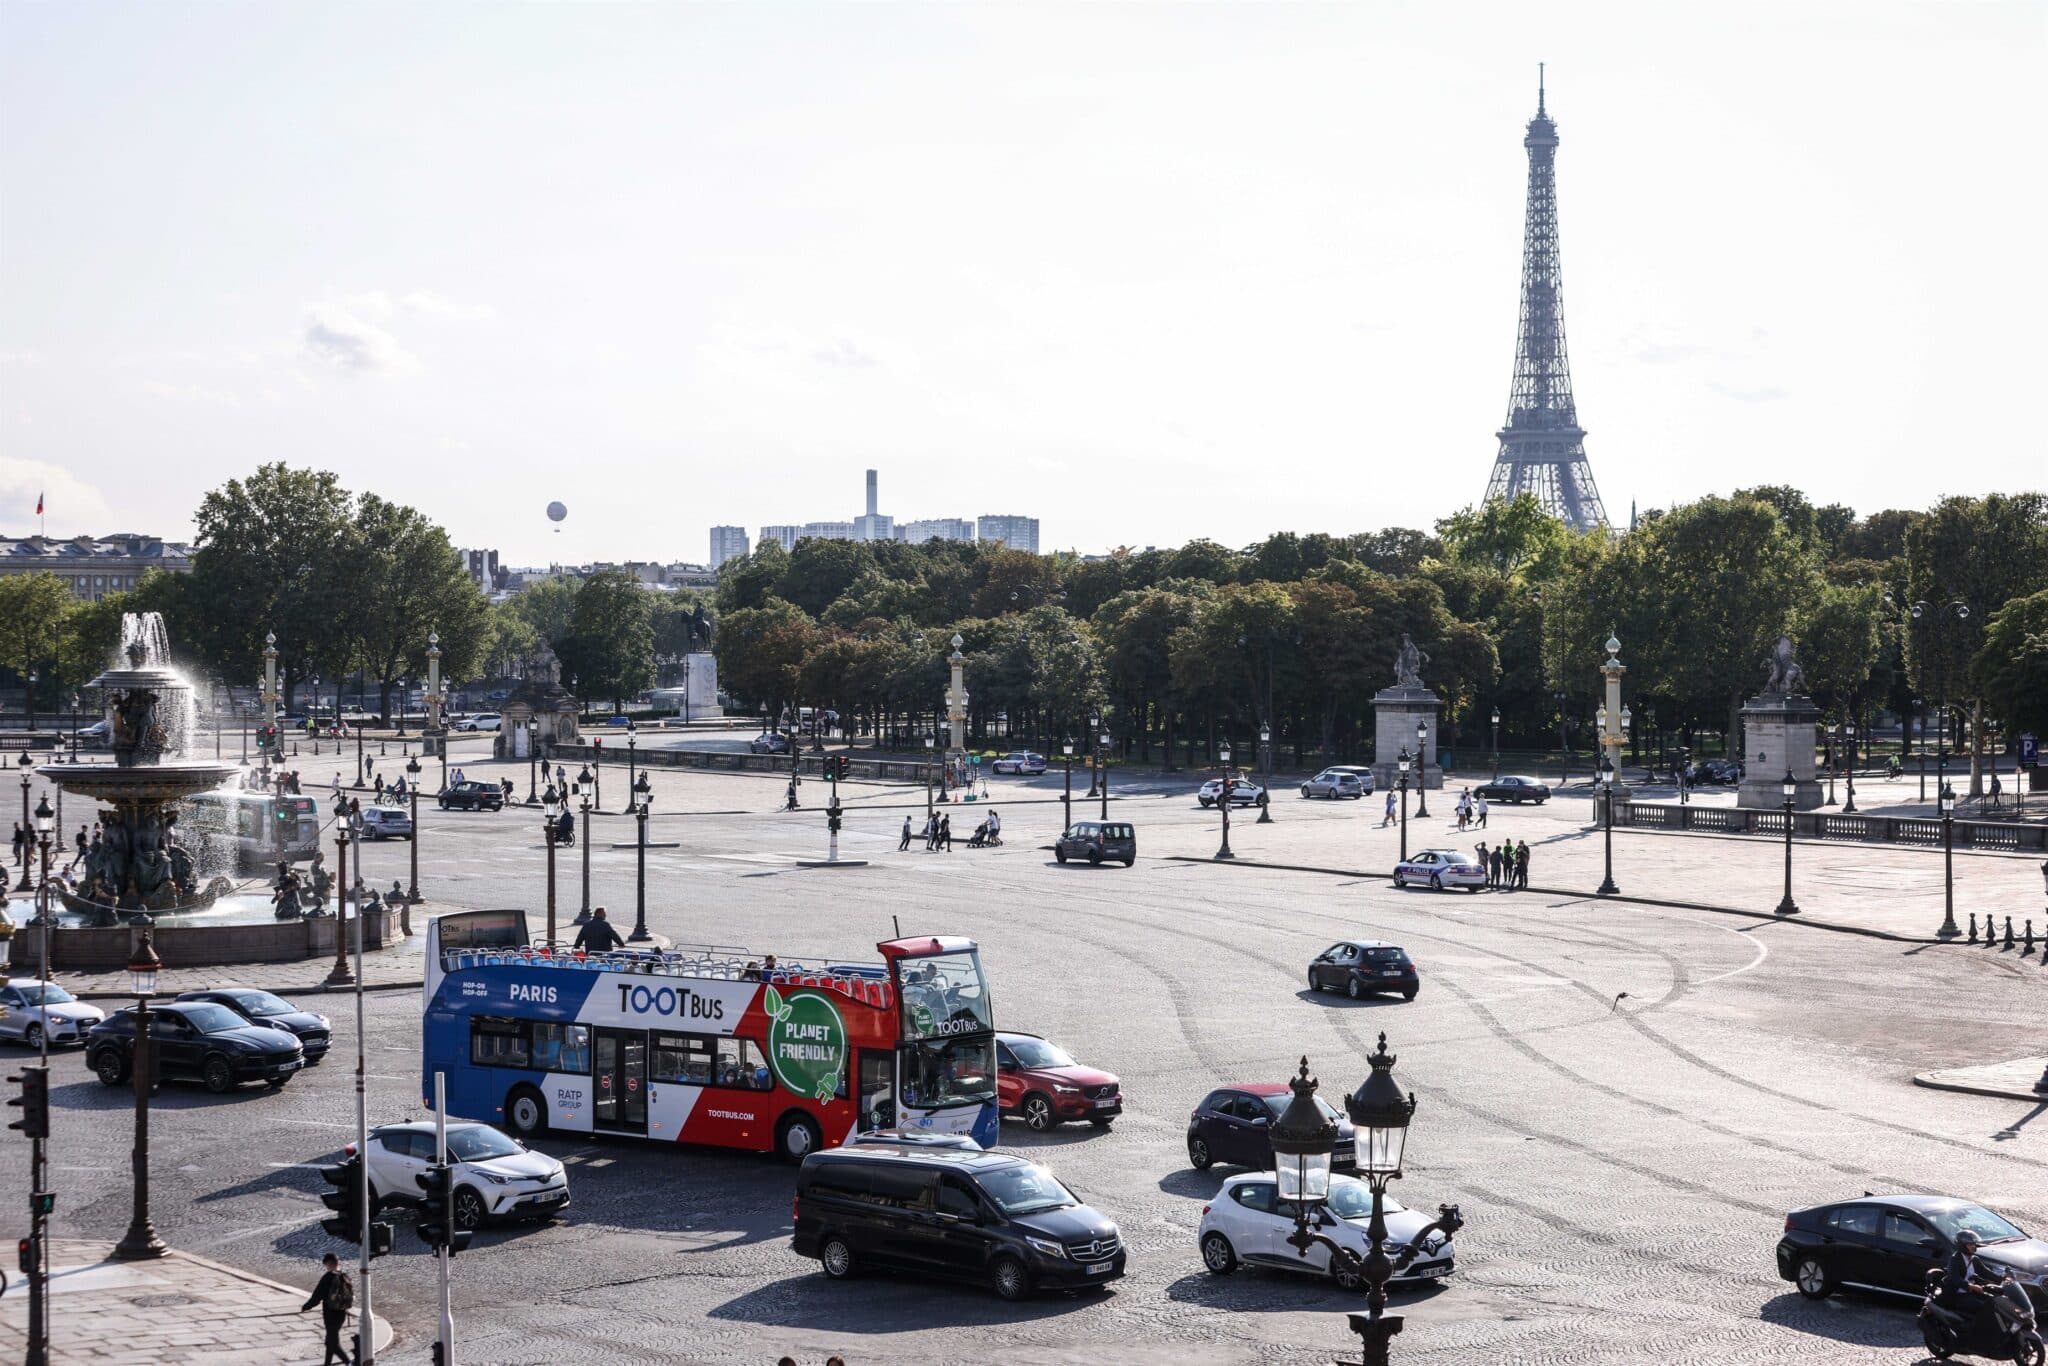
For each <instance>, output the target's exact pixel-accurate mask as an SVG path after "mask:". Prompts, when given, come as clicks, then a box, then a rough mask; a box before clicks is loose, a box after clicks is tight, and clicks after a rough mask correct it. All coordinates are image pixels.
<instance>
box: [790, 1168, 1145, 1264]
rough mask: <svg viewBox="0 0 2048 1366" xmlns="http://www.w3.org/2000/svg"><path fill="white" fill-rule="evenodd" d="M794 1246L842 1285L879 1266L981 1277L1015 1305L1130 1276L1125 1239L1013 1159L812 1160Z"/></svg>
mask: <svg viewBox="0 0 2048 1366" xmlns="http://www.w3.org/2000/svg"><path fill="white" fill-rule="evenodd" d="M795 1215H796V1218H795V1223H796V1236H795V1237H794V1238H793V1239H792V1240H791V1244H790V1246H791V1248H792V1249H793V1250H794V1251H795V1252H796V1253H797V1254H798V1255H799V1256H803V1257H815V1258H817V1259H818V1261H819V1262H820V1263H821V1264H822V1265H823V1266H824V1268H825V1274H826V1275H827V1276H829V1277H831V1278H832V1279H833V1280H835V1281H837V1280H845V1279H846V1278H847V1277H849V1276H852V1275H854V1274H855V1273H856V1272H858V1271H861V1270H864V1269H866V1268H868V1267H874V1268H877V1269H881V1268H885V1267H886V1268H888V1269H890V1270H895V1271H909V1272H913V1273H918V1274H922V1275H926V1276H935V1277H943V1278H946V1279H959V1280H973V1281H981V1282H983V1283H985V1284H988V1285H990V1286H993V1287H994V1289H995V1292H996V1293H997V1294H998V1295H1001V1296H1002V1297H1003V1298H1004V1299H1006V1300H1018V1299H1023V1298H1024V1297H1025V1296H1026V1295H1029V1294H1030V1293H1031V1292H1032V1291H1033V1290H1036V1289H1045V1290H1075V1289H1080V1288H1082V1287H1084V1286H1090V1285H1102V1284H1105V1283H1107V1282H1109V1281H1113V1280H1116V1279H1117V1278H1118V1277H1120V1276H1122V1275H1123V1274H1124V1243H1123V1239H1122V1238H1121V1237H1120V1236H1119V1235H1118V1233H1117V1228H1116V1225H1115V1224H1114V1223H1112V1222H1110V1220H1109V1218H1108V1216H1106V1215H1104V1214H1102V1213H1101V1212H1100V1211H1097V1210H1094V1209H1091V1208H1090V1207H1088V1206H1087V1205H1084V1204H1082V1203H1081V1201H1080V1200H1079V1199H1078V1198H1077V1197H1076V1196H1075V1195H1074V1194H1073V1192H1071V1191H1069V1190H1068V1189H1067V1188H1066V1187H1065V1186H1062V1185H1061V1184H1060V1183H1059V1181H1058V1180H1057V1179H1056V1178H1055V1177H1054V1176H1053V1174H1052V1173H1051V1172H1049V1171H1047V1170H1046V1169H1045V1168H1044V1167H1041V1166H1039V1165H1037V1164H1036V1163H1032V1162H1026V1161H1025V1160H1024V1159H1023V1158H1020V1157H1012V1156H1010V1155H1008V1154H1007V1153H991V1152H980V1151H969V1150H966V1149H955V1148H908V1147H887V1146H882V1145H873V1146H870V1145H866V1144H863V1145H860V1146H858V1147H850V1148H833V1149H828V1150H826V1151H824V1152H815V1153H812V1154H811V1155H810V1156H809V1157H806V1158H805V1159H804V1165H803V1167H802V1169H801V1170H800V1171H798V1173H797V1178H796V1209H795Z"/></svg>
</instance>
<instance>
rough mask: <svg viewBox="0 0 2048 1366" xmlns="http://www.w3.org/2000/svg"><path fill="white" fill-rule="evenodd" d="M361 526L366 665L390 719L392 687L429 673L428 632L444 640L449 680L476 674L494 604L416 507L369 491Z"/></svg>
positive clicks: (361, 635) (361, 626) (360, 606)
mask: <svg viewBox="0 0 2048 1366" xmlns="http://www.w3.org/2000/svg"><path fill="white" fill-rule="evenodd" d="M356 525H357V530H358V532H359V534H360V536H361V538H362V545H361V550H360V551H359V552H358V554H359V556H360V561H359V564H360V572H361V579H362V591H361V592H360V593H359V594H358V596H357V610H356V612H355V621H356V634H357V637H358V640H359V648H360V651H361V660H362V663H363V666H364V668H365V669H367V670H368V672H369V675H370V677H372V678H374V679H376V680H377V711H378V714H379V715H380V716H383V717H386V718H389V717H390V715H391V689H392V687H393V685H394V684H396V683H397V682H398V680H399V679H401V678H424V677H425V676H426V672H427V634H428V632H430V631H431V632H434V633H436V634H437V635H439V637H440V648H441V667H442V669H443V670H444V671H446V673H447V674H448V676H450V677H452V678H466V677H468V676H469V675H470V673H471V672H472V671H473V670H475V669H476V667H477V666H478V665H479V664H480V663H481V653H482V649H483V647H484V645H485V644H486V640H485V631H486V621H487V618H488V614H489V603H488V602H487V600H486V599H485V598H484V595H483V590H482V589H481V588H479V587H478V586H477V583H476V581H475V580H474V579H472V578H470V576H469V572H468V571H467V570H466V569H464V568H463V565H462V560H461V557H460V556H458V555H457V554H456V553H455V547H454V546H453V545H451V544H450V543H449V540H448V533H447V532H445V531H443V530H442V529H441V528H440V527H438V526H436V525H434V524H433V523H432V522H430V521H428V520H427V518H426V516H425V515H424V514H422V513H420V512H419V511H418V510H417V509H414V508H409V507H406V506H404V505H403V504H400V503H393V502H389V501H387V500H385V499H383V498H380V497H379V496H377V495H376V494H374V493H366V494H364V495H363V496H362V499H361V501H360V503H359V504H358V507H357V510H356Z"/></svg>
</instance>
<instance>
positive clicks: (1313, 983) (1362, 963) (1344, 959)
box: [1308, 939, 1422, 1001]
mask: <svg viewBox="0 0 2048 1366" xmlns="http://www.w3.org/2000/svg"><path fill="white" fill-rule="evenodd" d="M1308 987H1309V990H1310V991H1341V992H1343V993H1344V994H1345V995H1347V996H1349V997H1350V998H1351V999H1352V1000H1354V1001H1355V1000H1357V999H1358V998H1359V997H1361V996H1373V995H1377V994H1379V993H1381V992H1390V991H1398V992H1400V993H1401V999H1403V1000H1405V1001H1412V1000H1414V999H1415V993H1416V992H1418V991H1420V990H1422V981H1421V979H1420V978H1419V977H1418V976H1417V975H1416V972H1415V963H1414V961H1413V960H1412V959H1410V958H1409V957H1408V953H1407V951H1406V950H1405V949H1403V948H1401V946H1400V945H1398V944H1388V943H1384V942H1382V941H1381V940H1378V939H1346V940H1341V941H1339V942H1338V943H1335V944H1332V945H1330V947H1328V948H1327V949H1324V950H1323V951H1322V952H1321V953H1319V954H1317V955H1316V956H1315V960H1314V961H1313V962H1311V963H1310V964H1309V965H1308Z"/></svg>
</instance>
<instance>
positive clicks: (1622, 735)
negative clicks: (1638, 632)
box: [1600, 635, 1629, 801]
mask: <svg viewBox="0 0 2048 1366" xmlns="http://www.w3.org/2000/svg"><path fill="white" fill-rule="evenodd" d="M1627 672H1628V666H1627V665H1626V664H1623V663H1622V662H1621V642H1620V641H1619V640H1617V639H1616V638H1615V637H1613V636H1611V635H1610V636H1609V637H1607V662H1606V663H1605V664H1602V665H1601V666H1600V676H1601V678H1603V679H1604V680H1606V685H1607V691H1606V724H1605V725H1604V726H1603V727H1602V728H1601V731H1600V752H1601V753H1602V754H1604V755H1606V756H1607V762H1608V763H1610V764H1612V765H1613V766H1614V784H1613V786H1612V787H1610V788H1609V789H1608V791H1609V792H1611V793H1612V794H1613V795H1614V796H1616V797H1618V798H1620V799H1621V800H1622V801H1627V800H1628V798H1629V788H1628V784H1627V783H1624V782H1623V781H1622V780H1621V752H1622V747H1623V745H1625V744H1626V743H1627V740H1628V732H1627V730H1626V728H1625V727H1623V725H1622V721H1621V714H1622V707H1621V676H1622V675H1623V674H1625V673H1627Z"/></svg>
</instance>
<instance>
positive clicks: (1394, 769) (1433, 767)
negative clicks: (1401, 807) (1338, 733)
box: [1372, 684, 1444, 792]
mask: <svg viewBox="0 0 2048 1366" xmlns="http://www.w3.org/2000/svg"><path fill="white" fill-rule="evenodd" d="M1442 706H1443V699H1441V698H1439V697H1438V696H1437V695H1436V694H1435V693H1433V692H1431V691H1430V690H1429V689H1428V688H1425V687H1421V686H1419V685H1417V686H1412V687H1411V686H1404V685H1401V684H1395V685H1394V686H1393V687H1391V688H1382V689H1380V690H1379V691H1378V692H1377V693H1374V694H1373V699H1372V709H1373V750H1372V760H1373V762H1372V780H1373V787H1374V789H1375V790H1376V791H1380V792H1387V791H1391V790H1392V789H1394V788H1395V787H1397V786H1398V785H1399V783H1400V778H1401V765H1400V763H1399V762H1398V760H1399V759H1400V757H1401V751H1402V750H1404V749H1405V750H1407V751H1408V756H1409V757H1410V758H1411V759H1413V760H1414V761H1415V764H1414V766H1413V767H1412V768H1410V769H1409V770H1408V781H1409V786H1410V787H1411V788H1418V787H1421V788H1439V787H1442V786H1443V785H1444V771H1443V768H1442V767H1441V766H1440V765H1439V764H1438V763H1437V761H1436V742H1437V731H1438V726H1437V711H1438V709H1439V708H1441V707H1442ZM1424 722H1427V723H1428V725H1429V739H1428V741H1427V742H1426V744H1424V745H1422V746H1421V750H1422V752H1421V753H1417V748H1418V746H1417V743H1416V738H1415V728H1416V727H1417V726H1418V725H1421V724H1423V723H1424Z"/></svg>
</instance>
